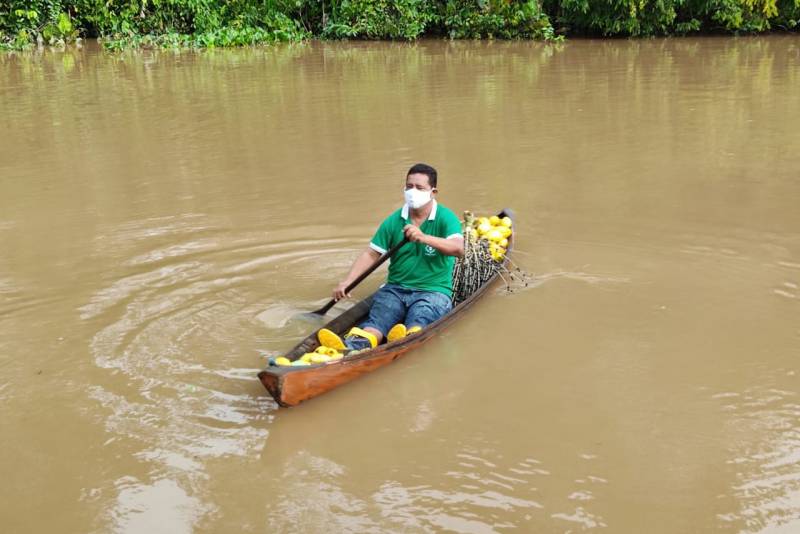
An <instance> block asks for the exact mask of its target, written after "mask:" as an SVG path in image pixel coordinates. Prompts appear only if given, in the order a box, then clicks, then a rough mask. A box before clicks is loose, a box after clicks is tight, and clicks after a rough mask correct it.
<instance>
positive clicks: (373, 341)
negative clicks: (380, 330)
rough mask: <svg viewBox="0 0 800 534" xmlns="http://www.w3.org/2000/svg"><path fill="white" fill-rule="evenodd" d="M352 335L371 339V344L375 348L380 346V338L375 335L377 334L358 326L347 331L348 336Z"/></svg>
mask: <svg viewBox="0 0 800 534" xmlns="http://www.w3.org/2000/svg"><path fill="white" fill-rule="evenodd" d="M350 336H359V337H363V338H364V339H366V340H368V341H369V344H370V345H371V346H372V348H373V349H374V348H375V347H377V346H378V338H377V337H375V334H372V333H370V332H367V331H366V330H362V329H360V328H359V327H357V326H354V327H353V328H351V329H350V331H349V332H348V333H347V336H346V337H350Z"/></svg>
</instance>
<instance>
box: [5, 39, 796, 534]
mask: <svg viewBox="0 0 800 534" xmlns="http://www.w3.org/2000/svg"><path fill="white" fill-rule="evenodd" d="M798 53H800V44H798V40H797V38H796V37H792V36H775V37H767V38H754V39H750V38H741V39H738V38H737V39H733V38H723V39H720V38H704V39H668V40H643V41H602V42H601V41H581V40H575V41H572V42H569V43H565V44H561V45H555V46H554V45H544V44H540V43H521V42H517V43H502V42H496V43H495V42H486V43H471V42H440V41H420V42H418V43H411V44H407V43H329V44H325V43H304V44H300V45H291V46H282V47H274V48H252V49H243V50H211V51H203V52H165V51H135V52H122V53H115V54H108V53H102V52H100V51H99V50H98V49H97V47H96V46H95V45H94V44H93V43H88V44H87V46H86V47H84V48H82V49H74V48H69V49H67V50H64V51H57V50H42V51H38V50H37V51H30V52H25V53H13V54H3V55H0V73H1V74H2V75H1V76H0V79H2V83H0V101H2V102H3V104H4V107H3V113H0V131H2V132H7V133H8V134H7V135H6V137H5V138H4V139H3V142H2V143H0V250H3V254H0V332H1V333H2V335H0V401H2V402H1V403H0V421H1V422H0V425H2V427H0V446H2V448H3V450H4V451H5V454H4V460H0V471H1V472H2V473H3V477H4V481H5V482H6V483H5V484H4V485H3V488H2V489H0V517H3V519H4V526H6V528H8V529H10V530H11V531H19V532H23V531H27V532H30V531H49V530H56V529H57V530H59V531H66V532H90V531H96V532H107V531H117V532H142V531H145V530H146V531H153V532H161V531H163V532H190V531H199V532H204V531H205V532H225V531H236V532H263V531H264V530H270V531H278V532H296V531H317V530H325V531H352V532H396V531H409V532H411V531H413V532H417V531H422V532H433V531H456V532H479V533H482V532H502V531H505V530H509V529H514V528H516V529H519V530H522V531H548V532H549V531H559V532H560V531H583V530H595V529H607V530H610V531H614V532H645V531H646V532H665V533H666V532H670V533H671V532H687V531H703V532H705V531H732V532H791V531H794V530H797V529H800V477H798V473H799V472H800V455H799V454H798V450H800V434H799V433H798V432H800V417H799V416H800V411H799V410H798V403H797V398H796V395H797V394H796V392H797V391H800V387H798V382H797V380H798V378H797V377H798V374H797V373H798V372H800V371H798V369H797V361H796V360H797V358H796V356H797V354H798V350H800V329H798V324H797V320H796V318H797V317H798V316H800V315H799V314H798V305H799V304H800V291H799V290H798V288H799V287H800V234H799V233H798V229H800V211H798V210H797V202H796V199H797V198H798V197H799V195H800V189H798V187H799V185H798V181H797V179H796V178H797V168H798V167H800V156H798V153H797V151H796V150H794V147H795V146H800V138H799V137H798V130H797V128H796V122H797V121H796V120H793V118H794V117H796V116H799V115H800V99H797V98H796V88H797V87H798V86H799V85H800V69H798V68H796V67H797V66H798V62H797V61H798V60H797V58H798ZM419 160H422V161H428V162H431V163H433V164H434V165H436V166H437V167H438V168H439V170H440V183H439V189H440V200H441V201H442V202H443V203H444V204H446V205H448V206H449V207H451V208H452V209H454V210H455V211H456V212H457V213H459V212H461V211H462V210H464V209H472V210H473V211H476V212H490V211H494V210H496V209H498V208H500V207H504V206H510V207H513V208H514V209H515V210H516V212H517V214H518V224H517V227H516V231H517V236H518V251H517V253H516V256H515V260H516V261H517V263H519V264H520V265H521V266H522V267H523V268H524V269H525V270H527V271H528V272H530V273H531V275H532V278H531V279H530V280H529V284H528V287H527V288H525V290H524V291H516V292H514V293H507V292H504V291H503V290H502V288H498V291H496V292H494V293H493V294H491V295H490V296H489V297H487V298H486V299H484V300H483V301H482V302H481V303H480V304H478V305H477V306H476V307H474V308H473V309H472V310H471V311H470V313H469V314H468V315H467V316H466V317H464V318H463V319H462V320H460V321H459V322H458V324H456V325H454V326H453V327H452V328H450V329H448V330H446V331H445V332H443V333H441V334H440V335H439V336H437V338H436V339H435V340H433V341H431V342H430V343H429V344H427V345H426V346H425V347H423V348H421V349H419V350H417V351H414V353H413V354H410V355H408V357H406V358H404V359H403V360H400V361H398V362H396V363H395V364H394V365H393V366H391V367H389V368H387V369H385V370H382V371H380V372H376V373H373V374H371V375H370V376H368V377H364V378H363V379H361V380H359V381H356V382H354V383H352V384H350V385H348V386H346V387H343V388H341V389H339V390H337V391H335V392H332V393H330V394H329V395H326V396H325V397H323V398H320V399H317V400H315V401H312V402H309V403H307V404H304V405H303V406H300V407H298V408H295V409H292V410H287V411H284V410H277V408H276V405H275V403H274V402H273V401H272V400H271V399H269V398H268V397H267V396H266V393H265V392H264V390H263V388H262V387H261V385H260V384H259V383H258V381H257V380H256V379H255V374H256V372H257V371H258V369H259V368H260V367H261V366H263V365H264V363H265V361H266V358H267V357H269V356H273V355H277V354H280V353H282V351H285V350H287V349H288V348H290V347H291V346H292V345H293V344H294V343H295V342H296V340H297V339H298V338H300V337H302V336H304V335H305V334H306V333H307V332H308V331H309V330H310V329H311V328H314V327H315V326H316V325H315V324H309V323H307V322H304V321H303V320H301V319H300V318H299V316H300V315H301V314H302V312H305V311H309V310H313V309H316V308H318V307H319V306H320V305H321V304H322V303H324V302H325V301H326V300H327V298H329V295H330V292H331V289H332V287H333V286H334V285H335V284H336V283H337V282H338V281H339V279H341V277H342V276H343V275H344V274H345V273H346V271H347V269H348V267H349V265H350V263H351V261H352V260H353V258H354V257H355V256H356V255H357V253H358V251H359V250H360V249H361V248H363V247H364V245H365V243H366V242H367V240H368V239H369V236H370V235H371V233H372V232H373V231H374V228H375V225H376V224H377V223H378V222H379V221H380V219H381V218H382V217H383V216H384V215H385V214H386V213H389V212H390V211H391V210H392V209H395V208H396V207H397V206H398V204H399V202H400V198H401V196H400V195H401V187H400V185H401V180H402V173H403V171H404V170H405V169H406V168H407V167H408V166H409V164H411V163H413V162H416V161H419ZM380 278H381V276H380V275H377V274H376V275H373V276H372V277H370V279H369V280H368V281H366V282H365V283H364V284H363V287H360V288H359V289H358V290H356V294H357V295H359V296H363V295H366V294H367V293H368V292H369V291H370V290H372V289H374V288H375V287H377V285H378V284H379V283H380V281H381V280H380ZM345 305H346V304H341V305H339V306H337V309H342V308H343V307H344V306H345ZM43 509H46V510H50V511H51V512H52V513H50V514H42V513H41V510H43Z"/></svg>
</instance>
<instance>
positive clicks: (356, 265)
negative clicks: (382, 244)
mask: <svg viewBox="0 0 800 534" xmlns="http://www.w3.org/2000/svg"><path fill="white" fill-rule="evenodd" d="M380 257H381V254H380V253H379V252H378V251H377V250H373V249H372V248H367V249H366V250H364V251H363V252H362V253H361V254H360V255H359V256H358V258H356V261H354V262H353V266H352V267H350V274H348V275H347V277H346V278H345V279H344V280H342V281H341V282H339V285H338V286H336V289H334V290H333V298H334V299H335V300H341V299H343V298H345V297H350V295H349V294H347V293H345V292H344V290H345V288H346V287H347V286H349V285H350V284H351V283H352V282H353V280H355V279H356V278H358V277H359V276H361V274H362V273H363V272H364V271H366V270H367V269H369V268H370V267H372V265H373V264H374V263H375V262H376V261H378V258H380Z"/></svg>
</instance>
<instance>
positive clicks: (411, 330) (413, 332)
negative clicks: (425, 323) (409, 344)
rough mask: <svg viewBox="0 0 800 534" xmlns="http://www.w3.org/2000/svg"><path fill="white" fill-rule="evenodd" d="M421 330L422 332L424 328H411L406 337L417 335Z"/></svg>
mask: <svg viewBox="0 0 800 534" xmlns="http://www.w3.org/2000/svg"><path fill="white" fill-rule="evenodd" d="M421 330H422V327H421V326H419V325H417V326H412V327H411V328H409V329H408V330H407V331H406V335H407V336H410V335H411V334H416V333H417V332H419V331H421Z"/></svg>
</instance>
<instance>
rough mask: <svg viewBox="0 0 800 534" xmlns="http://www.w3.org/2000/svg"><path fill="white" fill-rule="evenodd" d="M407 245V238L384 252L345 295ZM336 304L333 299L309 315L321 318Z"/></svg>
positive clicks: (347, 289)
mask: <svg viewBox="0 0 800 534" xmlns="http://www.w3.org/2000/svg"><path fill="white" fill-rule="evenodd" d="M406 243H408V238H407V237H404V238H403V239H402V240H401V241H400V242H399V243H398V244H396V245H395V246H393V247H392V248H390V249H389V250H387V251H386V252H384V253H383V254H382V255H381V257H380V258H378V259H377V260H376V261H375V263H373V264H372V266H371V267H370V268H369V269H367V270H366V271H364V272H363V273H361V274H360V275H358V278H356V279H355V280H353V282H352V283H351V284H350V285H349V286H347V287H346V288H345V290H344V292H345V293H350V291H352V290H353V289H354V288H355V287H356V286H357V285H358V284H360V283H361V281H362V280H364V278H366V277H367V276H369V275H370V274H371V273H372V271H374V270H375V269H377V268H378V267H380V266H381V264H382V263H383V262H385V261H386V260H388V259H389V258H390V257H391V256H392V254H394V253H395V252H397V251H398V250H400V247H402V246H403V245H405V244H406ZM334 304H336V299H331V300H330V302H328V303H327V304H326V305H325V306H323V307H321V308H320V309H318V310H315V311H313V312H308V314H309V315H320V316H321V315H325V314H326V313H328V310H330V309H331V308H333V305H334Z"/></svg>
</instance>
